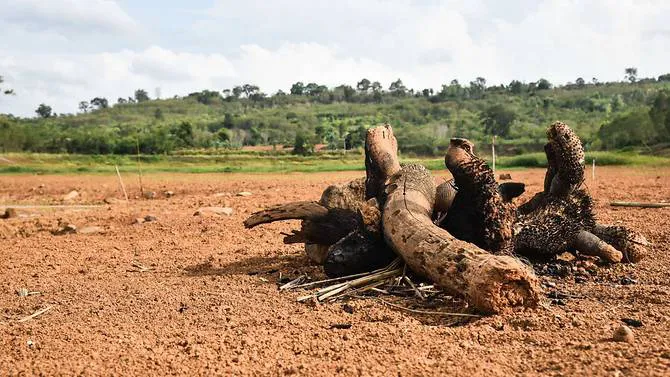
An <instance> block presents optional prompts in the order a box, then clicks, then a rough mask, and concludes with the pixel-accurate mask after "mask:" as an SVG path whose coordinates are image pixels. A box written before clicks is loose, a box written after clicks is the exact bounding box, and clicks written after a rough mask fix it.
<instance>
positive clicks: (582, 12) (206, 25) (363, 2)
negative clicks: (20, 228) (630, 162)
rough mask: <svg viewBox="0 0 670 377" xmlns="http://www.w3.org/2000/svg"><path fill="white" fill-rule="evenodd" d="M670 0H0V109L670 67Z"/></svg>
mask: <svg viewBox="0 0 670 377" xmlns="http://www.w3.org/2000/svg"><path fill="white" fill-rule="evenodd" d="M668 19H670V1H667V0H616V1H615V0H582V1H576V0H505V1H500V0H415V1H410V0H385V1H382V0H338V1H329V0H271V1H270V0H244V1H239V0H189V1H177V0H2V2H1V3H0V75H1V76H3V77H4V79H5V81H6V82H5V83H4V84H2V85H3V86H2V88H5V87H8V88H12V89H14V91H15V92H16V95H14V96H2V97H0V113H11V114H14V115H18V116H35V109H36V108H37V106H38V105H39V104H40V103H46V104H48V105H50V106H51V107H52V108H53V110H54V111H55V112H57V113H75V112H76V111H77V107H78V104H79V102H80V101H84V100H86V101H88V100H90V99H91V98H94V97H106V98H108V99H109V100H110V103H115V102H116V99H117V98H118V97H128V96H132V95H133V93H134V91H135V89H138V88H143V89H145V90H147V92H148V93H149V94H150V96H152V97H154V96H155V95H156V93H157V90H156V88H160V89H159V92H160V95H161V96H162V97H163V98H166V97H172V96H174V95H186V94H188V93H191V92H194V91H198V90H203V89H209V90H218V91H221V90H223V89H226V88H232V87H233V86H235V85H240V84H245V83H251V84H255V85H258V86H259V87H260V88H261V90H262V91H264V92H266V93H268V94H272V93H274V92H276V91H277V90H279V89H282V90H284V91H288V90H289V89H290V87H291V84H292V83H294V82H296V81H303V82H305V83H307V82H317V83H319V84H324V85H328V86H330V87H334V86H337V85H340V84H349V85H352V86H355V85H356V83H357V82H358V81H360V79H362V78H368V79H370V80H371V81H379V82H381V83H382V85H383V86H384V87H388V85H389V84H390V83H391V82H392V81H395V80H396V79H398V78H400V79H402V81H403V83H404V84H405V85H406V86H407V87H410V88H415V89H423V88H435V89H438V88H440V87H441V85H442V84H444V83H448V82H450V81H451V80H452V79H457V80H459V81H460V82H462V83H468V82H469V81H472V80H474V79H475V78H476V77H484V78H486V80H487V82H488V84H489V85H497V84H508V83H509V82H510V81H512V80H515V79H516V80H520V81H525V82H532V81H537V80H538V79H539V78H546V79H548V80H549V81H551V82H552V83H559V84H565V83H567V82H574V81H575V80H576V79H577V78H578V77H583V78H584V79H586V80H587V81H590V80H591V79H592V78H593V77H596V78H598V79H599V80H600V81H619V80H623V78H624V69H625V68H626V67H637V68H638V72H639V76H640V77H656V76H658V75H660V74H664V73H668V72H670V48H668V46H670V23H668V22H667V20H668Z"/></svg>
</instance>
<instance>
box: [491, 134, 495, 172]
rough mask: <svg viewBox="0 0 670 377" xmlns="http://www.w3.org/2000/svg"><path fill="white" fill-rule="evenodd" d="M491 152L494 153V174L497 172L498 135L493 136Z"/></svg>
mask: <svg viewBox="0 0 670 377" xmlns="http://www.w3.org/2000/svg"><path fill="white" fill-rule="evenodd" d="M491 154H492V155H493V174H495V173H496V137H495V135H494V136H493V142H492V143H491Z"/></svg>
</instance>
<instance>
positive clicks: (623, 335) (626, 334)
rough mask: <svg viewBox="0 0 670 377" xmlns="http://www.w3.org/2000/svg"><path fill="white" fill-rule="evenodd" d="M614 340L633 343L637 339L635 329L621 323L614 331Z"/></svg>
mask: <svg viewBox="0 0 670 377" xmlns="http://www.w3.org/2000/svg"><path fill="white" fill-rule="evenodd" d="M612 340H614V341H615V342H626V343H633V342H634V341H635V335H633V330H631V329H630V327H628V326H626V325H621V326H619V328H618V329H616V330H615V331H614V335H612Z"/></svg>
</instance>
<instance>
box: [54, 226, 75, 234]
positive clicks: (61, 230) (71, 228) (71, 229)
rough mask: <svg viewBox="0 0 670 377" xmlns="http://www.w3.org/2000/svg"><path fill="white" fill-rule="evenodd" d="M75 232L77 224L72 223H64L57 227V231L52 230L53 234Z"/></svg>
mask: <svg viewBox="0 0 670 377" xmlns="http://www.w3.org/2000/svg"><path fill="white" fill-rule="evenodd" d="M75 232H77V226H76V225H74V224H65V226H63V227H61V228H59V229H58V230H57V231H55V232H53V234H56V235H61V234H71V233H75Z"/></svg>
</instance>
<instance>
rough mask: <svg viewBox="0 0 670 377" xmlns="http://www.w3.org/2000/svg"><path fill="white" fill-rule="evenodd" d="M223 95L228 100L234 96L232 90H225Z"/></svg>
mask: <svg viewBox="0 0 670 377" xmlns="http://www.w3.org/2000/svg"><path fill="white" fill-rule="evenodd" d="M221 93H222V94H223V98H228V97H230V96H231V95H232V93H231V92H230V89H224V90H222V91H221Z"/></svg>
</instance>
